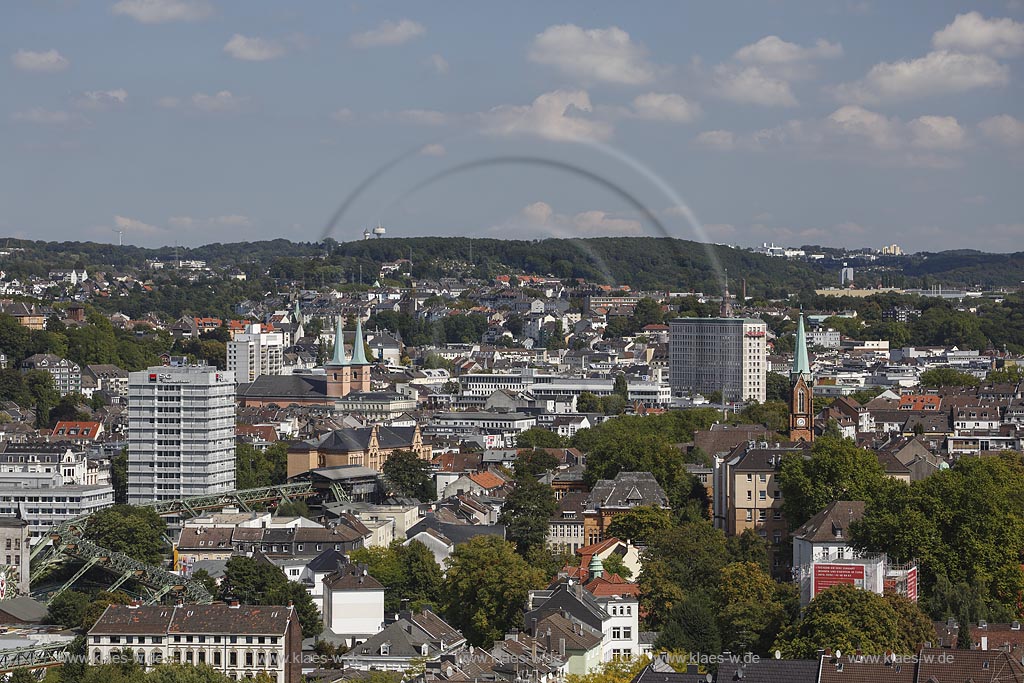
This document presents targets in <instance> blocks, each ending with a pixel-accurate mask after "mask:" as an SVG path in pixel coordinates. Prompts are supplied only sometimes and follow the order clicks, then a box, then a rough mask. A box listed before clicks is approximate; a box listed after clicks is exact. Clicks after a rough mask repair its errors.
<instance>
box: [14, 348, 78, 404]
mask: <svg viewBox="0 0 1024 683" xmlns="http://www.w3.org/2000/svg"><path fill="white" fill-rule="evenodd" d="M21 370H22V372H28V371H29V370H42V371H44V372H48V373H50V375H51V376H52V377H53V385H54V387H56V389H57V391H58V392H59V393H60V395H61V396H67V395H68V394H78V393H81V392H82V368H81V367H80V366H79V365H78V363H75V362H73V361H70V360H68V359H67V358H61V357H60V356H55V355H53V354H52V353H37V354H35V355H34V356H29V357H28V358H26V359H25V360H23V361H21Z"/></svg>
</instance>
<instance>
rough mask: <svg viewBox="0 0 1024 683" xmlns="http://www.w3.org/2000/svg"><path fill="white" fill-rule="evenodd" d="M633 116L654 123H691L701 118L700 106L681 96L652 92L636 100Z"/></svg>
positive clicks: (634, 101)
mask: <svg viewBox="0 0 1024 683" xmlns="http://www.w3.org/2000/svg"><path fill="white" fill-rule="evenodd" d="M633 115H634V116H637V117H639V118H642V119H650V120H652V121H674V122H676V123H689V122H690V121H693V120H694V119H696V118H697V117H698V116H700V106H698V105H697V103H696V102H690V101H689V100H687V99H686V98H684V97H682V96H681V95H675V94H672V93H658V92H651V93H647V94H646V95H639V96H637V97H636V98H634V100H633Z"/></svg>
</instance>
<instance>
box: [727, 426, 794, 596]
mask: <svg viewBox="0 0 1024 683" xmlns="http://www.w3.org/2000/svg"><path fill="white" fill-rule="evenodd" d="M805 448H806V447H805V446H804V445H802V444H792V443H788V444H769V443H766V442H760V443H758V442H752V443H745V444H740V445H739V446H737V447H736V448H734V449H733V450H732V452H730V453H729V454H728V455H727V456H724V457H722V456H718V457H716V458H715V475H714V481H715V483H714V501H713V513H714V523H715V526H716V527H718V528H719V529H722V530H723V531H724V532H725V534H726V535H727V536H737V535H739V534H741V533H743V532H744V531H745V530H746V529H753V530H754V531H755V532H756V533H757V535H758V536H760V537H761V538H763V539H765V540H766V541H768V542H769V543H770V545H769V551H768V554H769V556H770V559H771V561H772V568H773V571H774V572H775V573H776V574H777V575H779V576H783V575H786V574H788V568H789V563H790V557H788V556H786V555H785V554H784V553H783V552H782V548H783V547H784V545H783V544H784V541H785V540H786V538H787V536H788V534H789V528H788V526H787V524H786V519H785V515H783V513H782V492H781V491H780V490H779V483H778V470H779V467H781V465H782V458H783V457H784V456H786V455H791V454H794V453H797V454H801V453H803V452H805Z"/></svg>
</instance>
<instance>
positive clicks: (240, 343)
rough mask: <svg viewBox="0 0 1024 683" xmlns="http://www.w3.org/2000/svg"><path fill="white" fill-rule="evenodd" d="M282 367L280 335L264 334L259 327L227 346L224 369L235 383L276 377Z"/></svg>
mask: <svg viewBox="0 0 1024 683" xmlns="http://www.w3.org/2000/svg"><path fill="white" fill-rule="evenodd" d="M283 367H284V335H282V334H281V333H280V332H264V331H263V330H262V329H261V327H260V325H259V323H253V324H251V325H247V326H246V328H245V332H243V333H241V334H237V335H235V337H234V339H232V340H231V341H229V342H228V343H227V369H228V372H233V373H235V381H237V382H253V381H255V380H256V378H257V377H259V376H260V375H280V374H282V372H283Z"/></svg>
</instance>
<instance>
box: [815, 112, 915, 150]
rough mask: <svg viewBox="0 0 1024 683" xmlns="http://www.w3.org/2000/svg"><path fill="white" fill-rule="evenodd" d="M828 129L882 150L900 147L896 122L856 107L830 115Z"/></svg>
mask: <svg viewBox="0 0 1024 683" xmlns="http://www.w3.org/2000/svg"><path fill="white" fill-rule="evenodd" d="M826 127H827V128H829V129H830V130H832V131H834V132H836V133H838V134H840V135H846V136H853V137H857V138H861V139H863V140H866V141H868V142H869V143H871V145H873V146H874V147H878V148H881V149H887V148H893V147H896V146H898V145H899V137H898V125H897V123H896V122H895V121H893V120H890V119H889V118H887V117H885V116H883V115H882V114H879V113H877V112H873V111H869V110H867V109H865V108H864V107H859V106H856V105H847V106H845V107H840V108H839V109H836V110H835V111H834V112H832V113H831V114H829V116H828V118H827V119H826Z"/></svg>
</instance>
